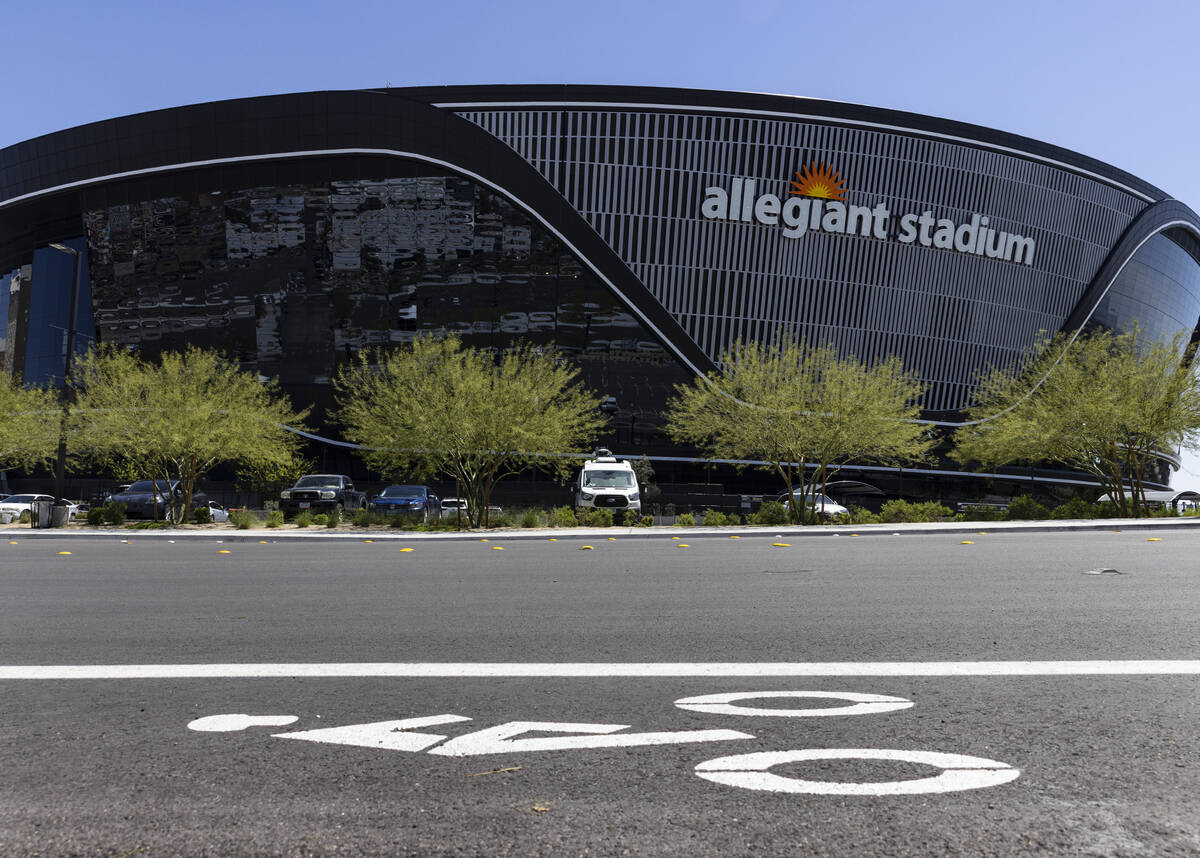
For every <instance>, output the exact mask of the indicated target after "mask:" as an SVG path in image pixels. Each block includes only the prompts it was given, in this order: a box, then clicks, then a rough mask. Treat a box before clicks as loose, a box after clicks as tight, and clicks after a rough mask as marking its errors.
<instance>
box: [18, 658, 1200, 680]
mask: <svg viewBox="0 0 1200 858" xmlns="http://www.w3.org/2000/svg"><path fill="white" fill-rule="evenodd" d="M1154 675H1158V676H1194V675H1200V659H1190V660H1174V661H867V662H853V661H846V662H839V661H828V662H644V663H642V662H614V663H593V662H574V663H572V662H567V663H561V664H558V663H553V662H543V663H524V662H512V663H509V662H498V663H488V662H478V663H476V662H444V663H443V662H411V663H405V662H378V663H372V662H362V663H354V662H351V663H342V664H338V663H331V664H309V663H299V664H62V665H8V666H0V680H5V679H271V678H290V677H321V678H335V677H398V678H409V679H418V678H439V679H474V678H487V679H519V678H528V677H533V678H537V677H542V678H603V677H678V678H689V677H739V676H741V677H809V676H832V677H840V676H901V677H903V676H1154Z"/></svg>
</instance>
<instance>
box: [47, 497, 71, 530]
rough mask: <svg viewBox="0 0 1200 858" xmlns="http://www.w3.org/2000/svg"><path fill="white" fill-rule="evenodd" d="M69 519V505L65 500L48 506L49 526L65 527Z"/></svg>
mask: <svg viewBox="0 0 1200 858" xmlns="http://www.w3.org/2000/svg"><path fill="white" fill-rule="evenodd" d="M70 520H71V507H70V506H69V505H68V504H67V502H66V501H63V502H62V503H58V504H54V505H53V506H51V507H50V526H51V527H66V526H67V524H68V523H69V522H70Z"/></svg>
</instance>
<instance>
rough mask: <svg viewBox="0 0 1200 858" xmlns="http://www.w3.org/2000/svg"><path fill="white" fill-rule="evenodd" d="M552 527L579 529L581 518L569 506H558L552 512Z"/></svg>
mask: <svg viewBox="0 0 1200 858" xmlns="http://www.w3.org/2000/svg"><path fill="white" fill-rule="evenodd" d="M550 526H551V527H578V526H579V518H578V517H576V515H575V510H573V509H571V507H569V506H556V507H554V509H552V510H550Z"/></svg>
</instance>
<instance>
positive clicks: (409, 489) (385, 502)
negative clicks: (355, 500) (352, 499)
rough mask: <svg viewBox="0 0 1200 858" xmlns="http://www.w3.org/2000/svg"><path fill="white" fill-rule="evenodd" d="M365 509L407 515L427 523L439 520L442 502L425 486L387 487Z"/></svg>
mask: <svg viewBox="0 0 1200 858" xmlns="http://www.w3.org/2000/svg"><path fill="white" fill-rule="evenodd" d="M367 509H369V510H370V511H371V512H382V513H401V512H402V513H408V514H409V515H412V516H420V517H421V520H422V521H426V522H429V521H435V520H437V519H438V518H441V515H442V501H441V499H440V498H439V497H438V496H437V495H435V494H434V493H433V492H431V491H430V490H429V488H428V487H426V486H388V487H387V488H386V489H384V490H383V491H381V492H380V493H379V495H378V496H377V497H375V498H374V499H373V500H372V501H371V502H370V504H368V505H367Z"/></svg>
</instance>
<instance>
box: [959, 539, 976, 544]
mask: <svg viewBox="0 0 1200 858" xmlns="http://www.w3.org/2000/svg"><path fill="white" fill-rule="evenodd" d="M958 544H959V545H974V544H975V543H974V542H972V541H971V540H969V539H964V540H963V541H962V542H960V543H958Z"/></svg>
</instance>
